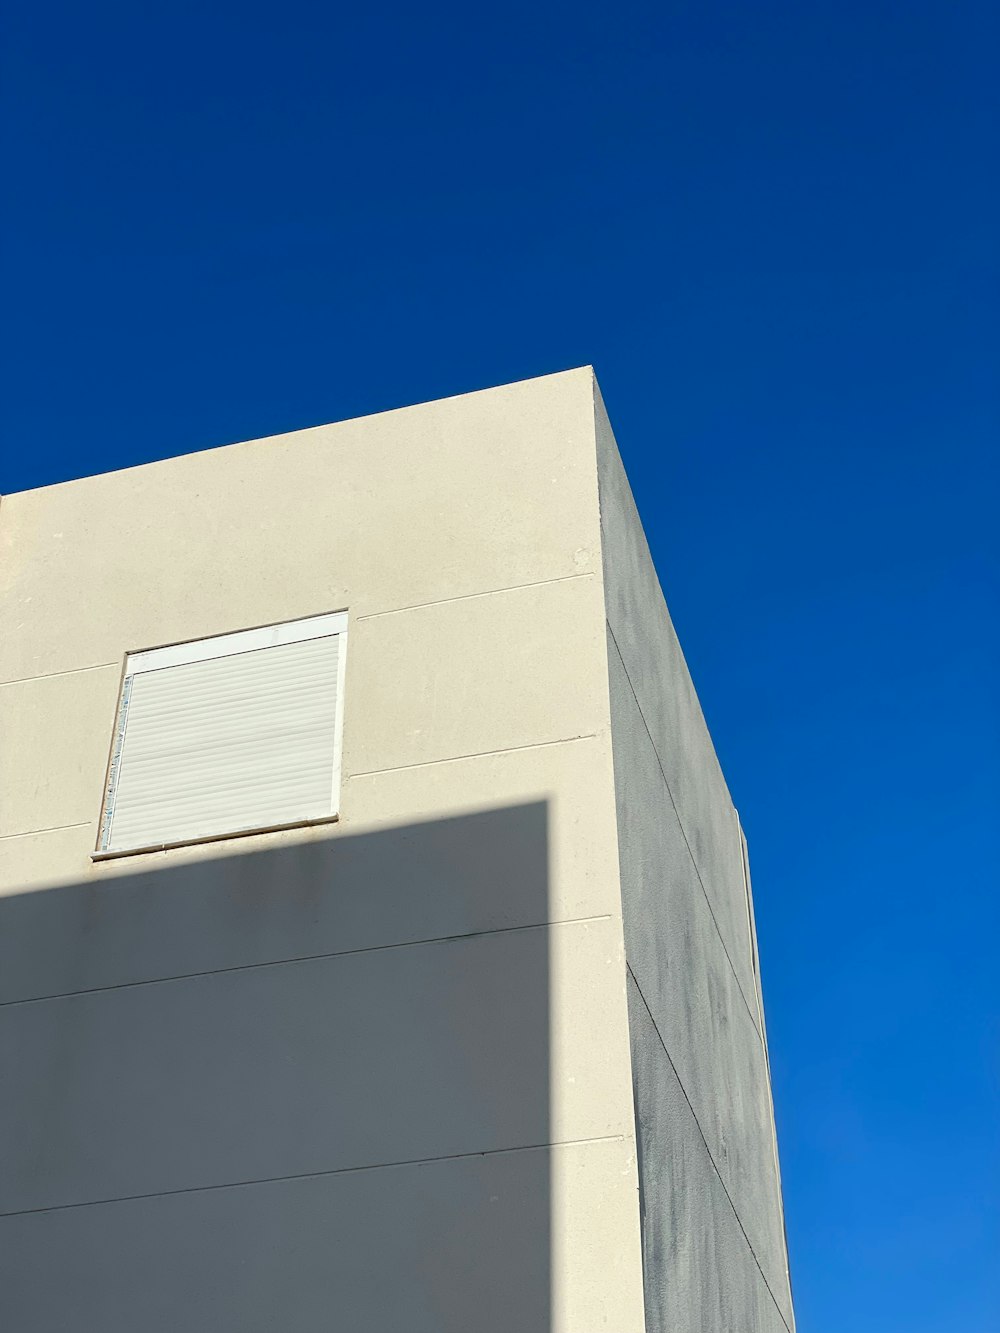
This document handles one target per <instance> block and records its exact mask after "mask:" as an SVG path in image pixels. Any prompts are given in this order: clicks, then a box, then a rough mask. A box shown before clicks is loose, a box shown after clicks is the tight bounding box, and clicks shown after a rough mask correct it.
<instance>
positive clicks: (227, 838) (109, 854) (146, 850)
mask: <svg viewBox="0 0 1000 1333" xmlns="http://www.w3.org/2000/svg"><path fill="white" fill-rule="evenodd" d="M339 820H340V815H339V814H334V815H322V816H321V817H320V818H319V819H296V820H292V821H291V822H290V823H287V824H263V825H260V826H258V827H255V828H241V829H234V830H233V831H232V832H231V833H208V834H205V836H204V837H200V838H179V839H178V840H177V841H176V842H156V843H149V844H147V845H146V846H145V847H120V848H119V847H115V848H109V850H108V851H106V852H101V851H97V852H91V853H90V859H91V861H120V860H121V858H122V857H124V856H149V855H150V854H151V853H153V852H169V851H172V850H174V849H175V848H178V847H201V846H203V845H204V844H205V843H209V842H232V841H233V839H234V838H252V837H259V836H260V835H261V834H262V833H284V832H285V831H286V830H288V829H297V828H316V827H321V826H322V825H324V824H336V823H338V822H339Z"/></svg>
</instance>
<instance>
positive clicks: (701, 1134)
mask: <svg viewBox="0 0 1000 1333" xmlns="http://www.w3.org/2000/svg"><path fill="white" fill-rule="evenodd" d="M625 967H626V969H627V971H628V974H629V976H630V977H631V978H632V984H633V985H634V986H635V989H636V992H637V993H638V996H639V999H640V1000H641V1001H642V1007H643V1008H644V1009H645V1011H646V1013H647V1014H648V1015H649V1021H650V1023H652V1025H653V1031H654V1032H655V1033H656V1036H657V1039H658V1041H659V1043H660V1046H661V1047H662V1048H663V1054H664V1055H665V1056H666V1057H667V1063H668V1064H669V1065H670V1068H671V1070H672V1072H673V1075H674V1078H675V1079H676V1080H677V1086H678V1087H679V1088H680V1090H681V1094H682V1096H683V1098H684V1101H685V1102H686V1103H687V1108H688V1110H689V1111H690V1112H691V1118H692V1120H693V1121H694V1123H695V1127H696V1129H697V1130H698V1137H699V1138H700V1139H701V1141H702V1143H703V1144H704V1147H705V1154H706V1156H707V1157H708V1160H709V1161H710V1162H711V1164H712V1168H713V1170H714V1171H715V1174H716V1175H717V1176H718V1178H719V1184H720V1185H721V1186H722V1190H723V1193H724V1194H725V1196H726V1199H727V1201H728V1203H729V1206H730V1208H731V1209H732V1210H733V1216H734V1217H735V1218H736V1224H737V1226H738V1227H739V1229H740V1231H741V1233H742V1235H743V1239H744V1240H745V1241H746V1245H747V1249H748V1250H749V1251H750V1255H751V1257H752V1259H753V1261H754V1263H755V1264H756V1266H757V1270H758V1272H759V1273H760V1275H761V1278H762V1279H763V1282H764V1286H765V1287H766V1288H767V1294H768V1295H769V1296H770V1297H771V1300H772V1301H773V1302H774V1308H775V1309H776V1310H777V1312H778V1316H779V1318H780V1319H781V1322H782V1323H783V1324H784V1325H785V1327H786V1328H787V1329H788V1330H789V1333H791V1327H790V1325H789V1323H788V1320H787V1319H786V1318H785V1315H784V1311H783V1310H782V1308H781V1306H780V1305H779V1304H778V1299H777V1297H776V1296H775V1294H774V1292H773V1291H772V1290H771V1284H770V1282H768V1280H767V1274H766V1273H765V1272H764V1269H763V1267H762V1266H761V1262H760V1260H759V1259H758V1258H757V1253H756V1251H755V1250H754V1247H753V1244H752V1242H751V1240H750V1237H749V1236H748V1235H747V1231H746V1227H744V1225H743V1219H742V1218H741V1217H740V1214H739V1210H738V1209H737V1207H736V1204H735V1203H734V1202H733V1196H732V1195H731V1194H730V1193H729V1186H728V1185H727V1184H726V1180H725V1177H724V1176H723V1174H722V1172H721V1171H720V1169H719V1164H718V1162H716V1160H715V1156H714V1155H713V1153H712V1149H711V1147H710V1146H709V1142H708V1138H707V1137H706V1135H705V1131H704V1130H703V1129H702V1127H701V1121H700V1120H699V1119H698V1113H697V1112H696V1111H695V1109H694V1105H693V1103H692V1101H691V1098H690V1097H689V1096H688V1093H687V1089H686V1088H685V1086H684V1083H683V1081H682V1079H681V1076H680V1074H679V1073H678V1072H677V1066H676V1065H675V1064H674V1062H673V1058H672V1057H671V1055H670V1052H669V1051H668V1050H667V1044H666V1042H665V1041H664V1040H663V1034H662V1033H661V1032H660V1029H659V1026H658V1024H657V1022H656V1019H655V1018H654V1017H653V1011H652V1010H651V1009H650V1007H649V1005H648V1003H647V1002H646V997H645V995H644V994H643V992H642V987H641V986H640V985H639V981H638V979H637V977H636V975H635V973H634V972H633V971H632V965H631V963H629V962H626V964H625Z"/></svg>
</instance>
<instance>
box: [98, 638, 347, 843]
mask: <svg viewBox="0 0 1000 1333" xmlns="http://www.w3.org/2000/svg"><path fill="white" fill-rule="evenodd" d="M345 648H346V616H343V615H337V616H318V617H314V618H313V619H311V620H305V621H301V620H300V621H294V622H290V623H289V624H287V625H276V626H269V627H267V628H266V629H262V630H248V631H243V632H241V633H238V634H230V635H223V636H221V637H219V638H215V639H209V640H201V641H199V642H197V643H190V644H180V645H176V646H174V647H170V648H163V649H157V650H154V651H152V652H144V653H135V654H131V655H130V656H129V658H128V659H127V661H126V668H125V679H124V682H123V686H122V697H121V702H120V707H119V718H118V728H117V732H116V736H115V744H114V748H113V752H112V759H111V766H110V772H109V779H108V790H107V795H106V801H105V809H104V819H103V826H102V834H101V845H100V851H102V852H108V853H113V852H121V851H130V850H135V849H138V848H142V847H161V846H165V845H170V844H173V843H181V842H189V841H195V840H198V839H202V838H211V837H218V836H223V835H226V834H232V833H238V832H241V831H244V830H249V829H261V828H273V827H276V826H282V825H287V824H294V823H301V822H308V821H311V820H316V819H323V818H329V817H330V816H332V815H335V814H336V812H337V802H338V796H339V792H338V788H339V781H340V774H339V767H340V715H341V711H342V710H341V703H342V700H341V682H342V679H343V665H344V650H345Z"/></svg>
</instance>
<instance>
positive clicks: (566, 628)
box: [344, 576, 608, 775]
mask: <svg viewBox="0 0 1000 1333" xmlns="http://www.w3.org/2000/svg"><path fill="white" fill-rule="evenodd" d="M600 606H601V601H600V585H599V580H598V579H597V578H595V577H591V576H587V577H581V578H571V579H568V580H566V581H564V582H560V583H549V584H545V585H543V586H540V587H534V588H523V589H520V590H518V591H514V592H505V593H499V594H497V595H495V596H489V597H476V598H469V599H467V600H463V601H451V602H444V603H438V604H437V605H435V606H429V607H423V608H421V609H419V610H416V611H408V612H405V613H403V614H400V615H391V616H379V617H376V618H374V619H371V620H360V619H359V621H358V623H357V625H356V626H354V627H352V629H351V646H350V650H349V652H348V659H347V680H346V683H345V686H344V700H345V708H346V712H345V718H344V771H345V773H347V774H348V775H350V774H354V773H364V772H371V771H377V770H381V769H386V768H398V767H401V766H403V765H406V764H423V763H429V762H433V761H435V760H441V759H452V758H456V757H459V756H462V755H471V754H479V753H483V752H484V751H489V750H500V749H511V748H513V747H516V746H520V745H535V744H544V743H548V742H551V741H560V740H566V739H567V738H568V737H572V736H582V735H588V734H593V733H594V732H596V731H597V730H599V729H602V728H605V727H606V726H607V719H608V705H607V698H606V693H605V690H604V688H603V686H604V671H603V658H604V642H603V626H602V625H601V612H600Z"/></svg>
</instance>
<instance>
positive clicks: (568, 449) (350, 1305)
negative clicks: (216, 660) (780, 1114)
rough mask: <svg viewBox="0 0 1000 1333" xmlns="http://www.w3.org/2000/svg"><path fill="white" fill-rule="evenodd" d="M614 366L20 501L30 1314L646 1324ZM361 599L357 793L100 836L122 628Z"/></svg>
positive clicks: (353, 743)
mask: <svg viewBox="0 0 1000 1333" xmlns="http://www.w3.org/2000/svg"><path fill="white" fill-rule="evenodd" d="M591 379H592V377H591V374H590V372H589V371H578V372H570V373H567V374H565V375H559V376H553V377H549V378H547V379H543V380H537V381H530V382H528V383H526V384H522V385H514V386H507V387H505V388H502V389H497V390H491V391H487V392H485V393H481V394H472V395H467V396H465V397H462V398H458V399H452V400H447V401H444V402H440V403H432V404H426V405H423V406H421V407H417V408H412V409H407V410H405V411H402V412H393V413H387V414H384V415H382V416H378V417H373V418H368V419H365V420H363V421H358V422H346V423H341V424H339V425H336V426H330V427H321V428H317V429H316V430H311V431H303V432H298V433H296V434H295V435H291V436H284V437H278V438H275V439H271V440H262V441H255V442H251V443H248V444H244V445H236V446H231V447H229V448H225V449H220V450H212V451H208V452H206V453H203V454H196V455H190V456H187V457H182V458H178V459H174V460H170V461H168V462H164V463H157V464H153V465H150V466H149V467H143V468H137V469H132V470H129V471H127V472H121V473H115V474H110V475H108V476H104V477H96V478H91V479H87V480H84V481H79V482H73V483H70V484H68V485H65V486H55V487H49V488H46V489H45V490H41V491H34V492H27V493H25V494H22V495H14V496H5V497H4V498H3V500H2V501H0V1072H2V1080H0V1327H2V1328H4V1329H7V1328H9V1329H12V1330H13V1329H16V1330H18V1333H56V1330H59V1333H62V1330H65V1329H68V1328H72V1329H73V1330H74V1333H134V1330H136V1329H142V1330H144V1331H146V1333H161V1331H162V1333H168V1331H170V1333H174V1331H175V1330H176V1331H177V1333H180V1330H183V1331H184V1333H190V1330H192V1329H211V1330H212V1333H230V1331H231V1333H251V1331H252V1330H256V1329H260V1330H262V1333H263V1330H267V1333H274V1330H276V1329H281V1330H282V1333H312V1331H313V1330H320V1329H322V1330H329V1329H331V1328H337V1329H344V1330H349V1331H350V1333H449V1331H450V1330H456V1331H458V1330H461V1333H467V1331H468V1330H470V1329H475V1330H476V1331H477V1333H489V1330H493V1329H495V1330H498V1333H499V1331H500V1330H503V1331H504V1333H507V1330H510V1329H512V1328H517V1329H518V1330H519V1333H591V1330H593V1331H594V1333H596V1330H599V1329H607V1328H613V1329H614V1330H615V1333H640V1330H641V1329H642V1327H643V1304H642V1275H641V1255H640V1246H639V1221H638V1209H637V1205H636V1195H637V1173H636V1161H635V1141H634V1117H633V1110H632V1098H631V1087H630V1077H629V1045H628V1013H627V996H626V987H625V965H624V938H623V928H622V920H621V898H620V893H619V878H618V876H619V872H618V856H617V832H616V824H615V814H614V772H613V761H612V753H611V718H610V701H609V694H608V665H607V655H606V651H605V647H604V637H603V620H604V615H603V592H602V586H601V540H600V530H599V523H598V504H597V477H596V470H595V465H594V419H593V407H592V392H591ZM345 608H346V609H347V610H348V612H349V616H350V646H349V650H348V662H347V679H346V685H345V718H344V747H343V784H342V800H341V819H340V823H339V824H336V825H333V826H330V825H324V826H320V827H316V828H312V829H305V830H294V831H285V832H274V833H270V834H261V835H256V836H253V837H249V838H244V839H241V840H239V841H238V842H219V843H209V844H205V845H203V846H198V847H187V848H175V849H172V850H170V851H164V852H155V853H147V854H142V855H138V856H133V857H128V858H123V859H121V860H110V861H102V862H98V863H92V862H91V859H90V852H91V850H92V849H93V848H94V846H95V844H96V837H97V822H98V815H99V811H100V806H101V797H102V787H103V781H104V773H105V764H106V760H107V755H108V748H109V743H110V737H111V732H112V727H113V723H114V713H115V699H116V693H117V689H118V680H119V673H120V670H121V663H122V658H123V655H124V654H125V653H126V652H128V651H132V650H137V649H143V648H150V647H155V646H157V645H160V644H163V643H168V642H173V641H178V640H183V639H188V638H196V637H200V636H202V635H211V634H219V633H224V632H227V631H230V630H237V629H242V628H248V627H250V626H253V625H259V624H266V623H270V622H274V621H277V620H284V619H291V618H293V617H296V616H303V615H310V614H317V613H320V612H324V611H334V610H341V609H345Z"/></svg>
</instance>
